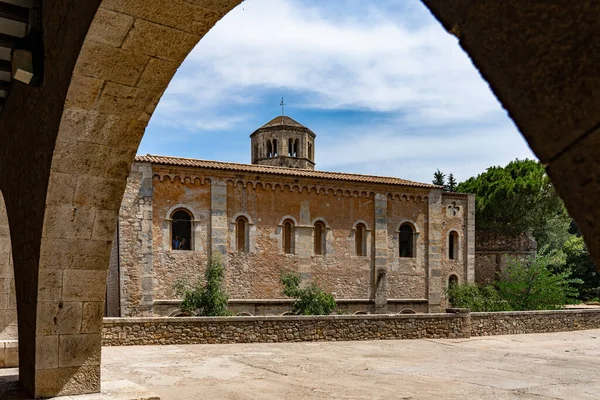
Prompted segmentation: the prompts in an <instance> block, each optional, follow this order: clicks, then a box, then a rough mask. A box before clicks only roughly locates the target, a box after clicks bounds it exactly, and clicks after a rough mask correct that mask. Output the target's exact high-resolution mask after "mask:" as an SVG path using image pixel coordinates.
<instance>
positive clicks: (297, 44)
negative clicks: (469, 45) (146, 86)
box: [157, 0, 500, 128]
mask: <svg viewBox="0 0 600 400" xmlns="http://www.w3.org/2000/svg"><path fill="white" fill-rule="evenodd" d="M264 88H282V92H285V91H287V92H291V91H296V92H304V93H308V94H309V95H308V96H307V98H305V100H304V103H302V104H298V102H297V101H294V99H289V101H288V102H289V103H292V104H294V106H295V107H310V108H323V109H363V110H371V111H382V112H394V111H399V110H406V109H408V110H410V111H411V115H412V117H413V118H415V119H420V118H427V119H430V120H432V119H433V120H436V121H439V122H446V121H451V120H454V121H460V120H472V119H473V118H484V117H486V116H488V115H490V114H493V113H497V112H498V110H499V109H500V106H499V105H498V103H497V101H496V99H495V98H494V96H493V95H492V94H491V93H490V91H489V89H488V87H487V85H486V84H485V82H483V81H482V80H481V78H480V77H479V74H478V73H477V72H476V71H475V69H474V67H473V66H472V64H471V62H470V60H469V59H468V57H467V56H466V54H464V53H463V52H462V50H461V49H460V48H459V47H458V44H457V41H456V40H455V38H454V37H452V36H450V35H448V34H447V33H446V32H445V31H444V30H443V28H442V27H441V26H439V24H438V23H437V22H436V21H435V20H434V19H433V17H430V18H428V19H426V20H425V21H424V22H423V24H420V25H419V26H418V28H416V29H412V28H411V29H409V28H408V27H407V26H406V23H402V20H400V21H399V22H398V23H396V22H395V21H392V20H391V19H390V17H389V16H385V15H381V14H380V13H378V12H376V11H375V12H372V13H370V14H369V15H367V16H364V18H358V17H356V16H355V17H353V18H346V19H345V20H344V19H338V20H331V19H327V18H326V17H325V16H323V15H322V13H321V12H320V11H319V10H317V9H314V8H307V7H301V6H299V4H297V3H293V2H289V1H281V0H249V1H246V2H244V3H243V4H242V5H241V6H239V7H238V8H236V9H234V10H233V11H232V12H231V13H230V14H229V15H227V16H226V17H225V18H224V19H223V20H221V21H220V22H219V23H218V24H217V25H216V26H215V27H214V28H213V30H211V31H210V32H209V33H208V34H207V35H206V36H205V38H204V39H203V40H202V41H201V42H200V44H199V46H197V48H196V49H194V51H193V52H192V53H191V54H190V56H189V57H188V59H187V60H186V62H185V64H184V68H182V70H181V72H180V73H178V74H177V76H176V78H175V79H174V80H173V82H172V83H171V85H170V87H169V89H168V91H167V98H169V99H171V100H169V102H168V103H166V102H165V103H166V104H162V102H161V107H160V108H159V110H157V112H158V115H159V116H162V115H163V114H166V113H167V111H168V112H169V113H172V112H174V110H175V112H177V113H179V114H182V115H183V114H185V113H188V112H191V111H192V110H194V109H195V110H198V111H200V112H199V113H196V115H194V117H193V118H194V119H203V118H212V117H209V116H210V115H213V114H214V113H211V112H208V111H209V110H214V109H215V108H219V107H218V106H224V105H226V104H229V105H235V104H244V103H253V102H257V101H259V99H260V97H259V96H258V95H259V93H260V91H261V89H264ZM217 105H218V106H217ZM163 107H164V109H163ZM219 113H220V111H219V112H218V113H217V114H219ZM181 125H182V126H188V127H192V128H193V126H194V125H195V124H191V121H189V118H185V117H184V118H182V121H181ZM201 125H203V126H204V125H206V126H210V125H211V123H202V124H201Z"/></svg>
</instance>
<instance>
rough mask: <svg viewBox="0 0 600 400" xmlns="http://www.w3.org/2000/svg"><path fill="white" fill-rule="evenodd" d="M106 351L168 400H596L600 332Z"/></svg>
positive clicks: (111, 364)
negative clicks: (545, 399)
mask: <svg viewBox="0 0 600 400" xmlns="http://www.w3.org/2000/svg"><path fill="white" fill-rule="evenodd" d="M103 351H104V354H103V357H104V364H103V365H104V372H105V373H108V374H110V375H113V376H118V377H121V378H125V379H129V380H131V381H134V382H136V383H138V384H140V385H142V386H144V387H146V388H147V389H149V390H151V391H153V392H155V393H157V394H159V395H160V396H161V398H162V399H163V400H168V399H178V400H179V399H200V398H203V399H461V400H464V399H483V398H485V399H544V398H552V399H598V398H600V374H599V371H600V330H589V331H579V332H569V333H552V334H534V335H519V336H493V337H484V338H471V339H463V340H404V341H400V340H399V341H370V342H329V343H297V344H296V343H294V344H248V345H190V346H165V347H157V346H144V347H106V348H104V349H103Z"/></svg>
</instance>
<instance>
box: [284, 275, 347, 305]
mask: <svg viewBox="0 0 600 400" xmlns="http://www.w3.org/2000/svg"><path fill="white" fill-rule="evenodd" d="M301 280H302V279H301V277H300V274H298V273H296V272H287V273H282V275H281V283H282V284H283V294H284V295H286V296H288V297H293V298H295V299H296V301H294V305H293V306H292V309H293V312H294V314H300V315H329V314H331V312H332V311H333V309H334V308H335V306H336V304H335V299H334V298H333V296H332V295H331V294H330V293H326V292H324V291H323V289H321V288H320V287H319V286H318V285H317V284H316V283H315V282H312V283H311V284H310V285H308V286H307V287H305V288H300V282H301Z"/></svg>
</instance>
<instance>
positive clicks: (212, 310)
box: [173, 253, 230, 317]
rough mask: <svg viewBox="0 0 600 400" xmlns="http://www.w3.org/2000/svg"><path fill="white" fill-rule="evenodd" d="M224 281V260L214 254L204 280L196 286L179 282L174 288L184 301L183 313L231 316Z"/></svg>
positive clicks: (199, 280)
mask: <svg viewBox="0 0 600 400" xmlns="http://www.w3.org/2000/svg"><path fill="white" fill-rule="evenodd" d="M224 279H225V268H224V266H223V259H222V257H221V254H219V253H214V254H213V255H212V257H211V259H210V260H209V263H208V267H207V268H206V272H205V274H204V280H202V279H200V278H199V279H198V281H197V282H196V284H195V285H191V284H189V282H187V281H179V282H177V283H175V285H174V286H173V288H174V290H175V293H176V294H177V295H178V296H180V297H181V298H182V299H183V300H182V302H181V311H183V312H196V313H197V314H198V315H203V316H210V317H219V316H227V315H230V313H229V311H228V310H227V300H228V295H227V293H226V292H225V291H224V290H223V286H224V284H223V281H224Z"/></svg>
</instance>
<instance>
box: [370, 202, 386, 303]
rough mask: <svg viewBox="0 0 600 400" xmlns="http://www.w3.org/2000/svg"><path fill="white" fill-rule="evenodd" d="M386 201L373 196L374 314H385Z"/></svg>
mask: <svg viewBox="0 0 600 400" xmlns="http://www.w3.org/2000/svg"><path fill="white" fill-rule="evenodd" d="M387 215H388V199H387V195H385V194H383V193H377V194H376V195H375V252H374V256H373V257H372V260H373V274H374V278H373V279H374V290H373V291H374V299H375V312H376V313H378V314H385V313H386V312H387V264H388V257H389V247H388V217H387Z"/></svg>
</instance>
